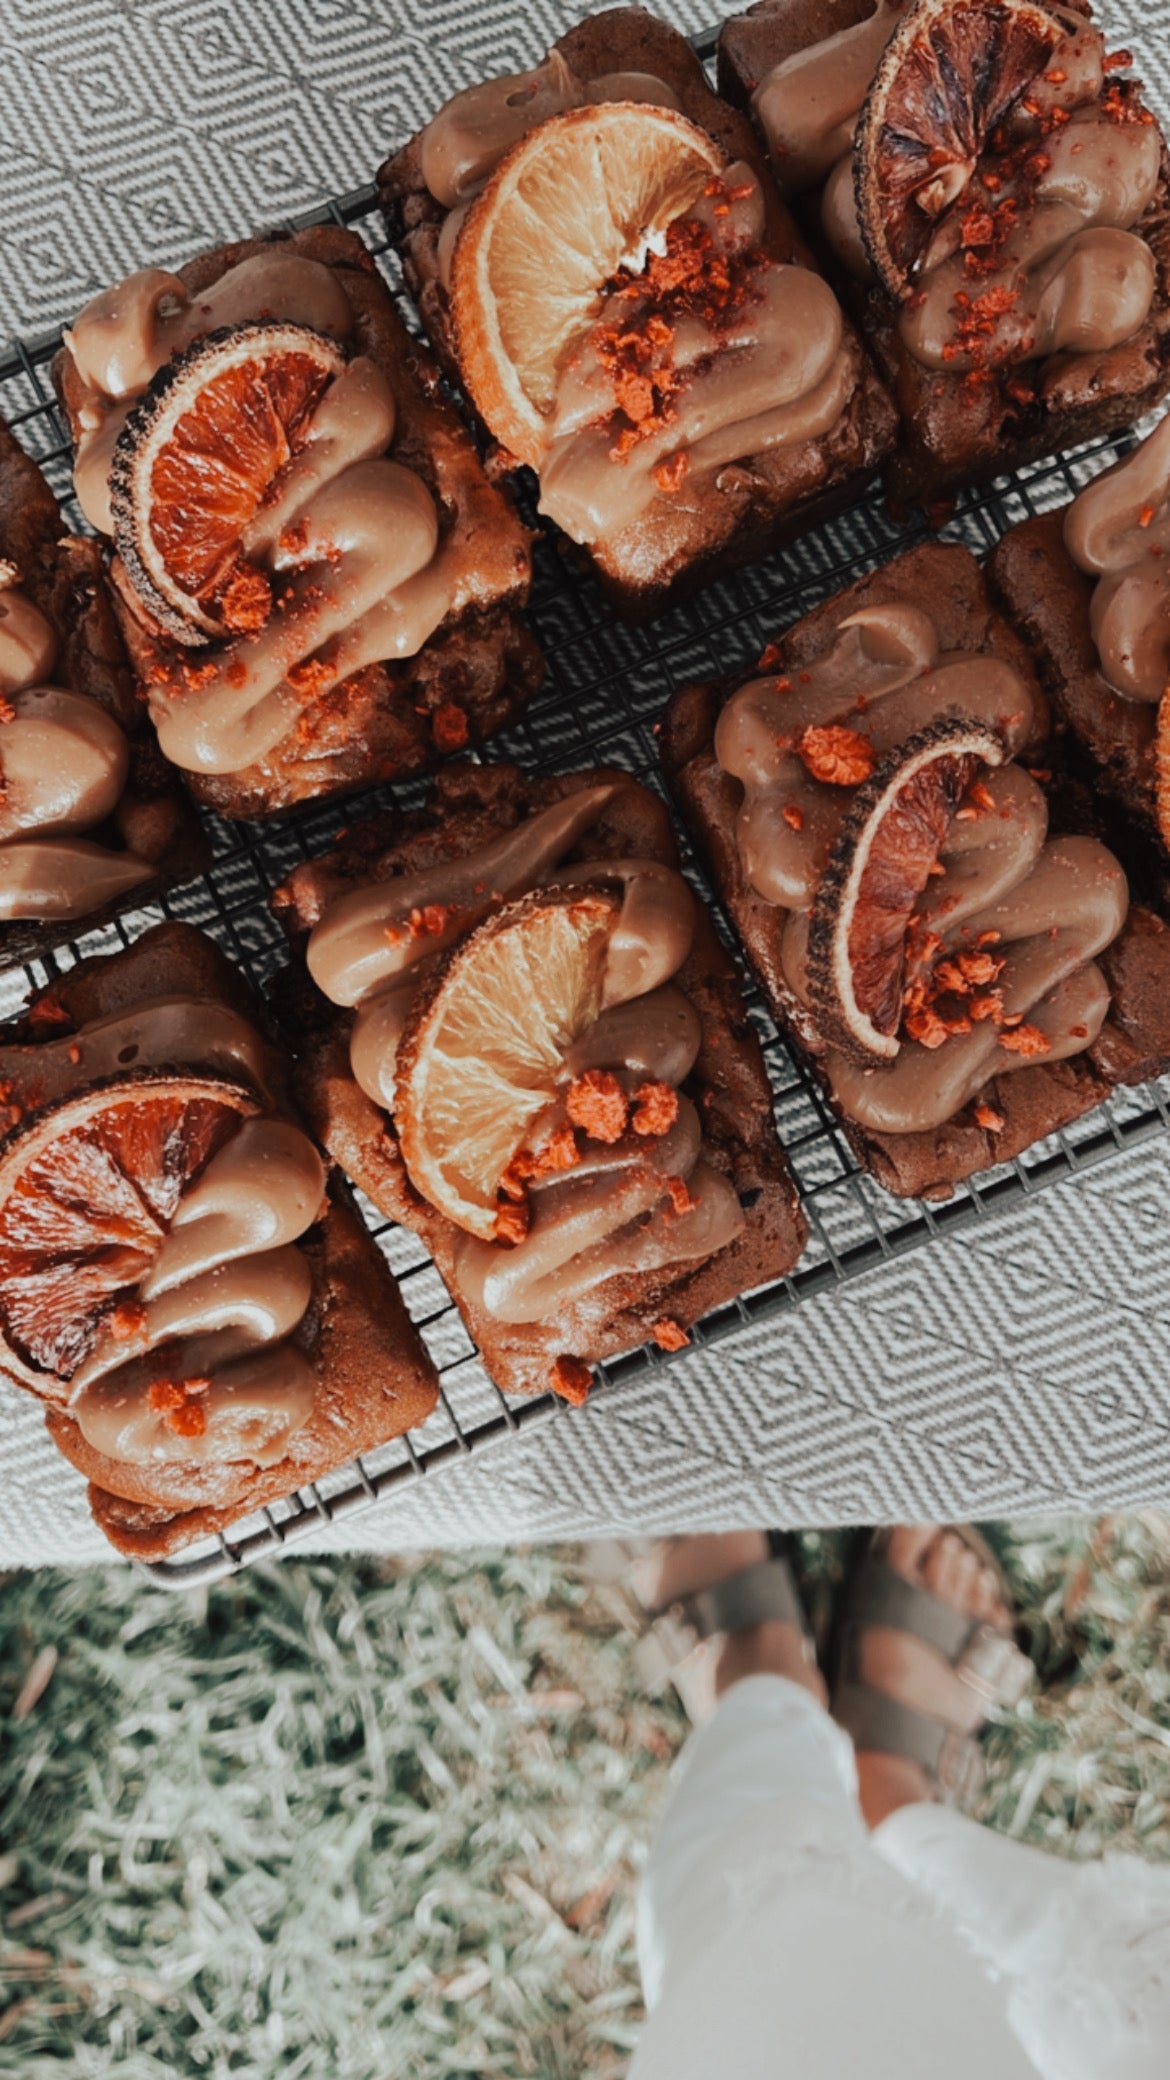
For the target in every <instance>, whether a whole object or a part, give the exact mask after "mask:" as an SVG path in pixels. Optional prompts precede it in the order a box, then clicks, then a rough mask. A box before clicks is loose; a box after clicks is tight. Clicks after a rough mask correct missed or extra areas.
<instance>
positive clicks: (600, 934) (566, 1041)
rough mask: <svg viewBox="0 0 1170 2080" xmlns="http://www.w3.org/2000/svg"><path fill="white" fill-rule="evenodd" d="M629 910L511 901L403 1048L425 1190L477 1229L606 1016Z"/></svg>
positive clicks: (417, 1168) (419, 1014)
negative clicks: (618, 927) (616, 943)
mask: <svg viewBox="0 0 1170 2080" xmlns="http://www.w3.org/2000/svg"><path fill="white" fill-rule="evenodd" d="M619 914H620V904H619V902H618V900H617V898H616V897H615V896H612V895H610V894H608V893H607V892H606V891H605V890H604V889H593V888H574V889H572V890H571V891H570V890H564V891H560V890H555V891H545V892H544V893H543V894H541V895H539V896H529V897H526V898H525V899H524V900H523V901H521V902H518V903H509V904H508V905H507V907H506V908H505V909H502V910H499V911H497V912H496V914H495V916H494V917H490V918H489V919H488V920H487V922H486V924H482V925H480V927H479V929H478V930H477V931H474V932H472V933H471V935H470V937H469V938H466V939H464V940H463V941H462V942H461V944H459V945H457V946H455V947H454V948H453V949H452V951H451V952H450V954H448V956H447V959H446V960H445V961H444V963H443V965H442V966H441V967H440V968H439V970H438V971H437V974H436V976H435V979H434V981H433V982H432V984H431V986H430V988H429V989H428V990H426V991H425V992H424V993H423V994H422V996H421V997H420V999H419V1001H418V1003H417V1004H416V1005H415V1008H414V1011H413V1013H412V1015H411V1018H410V1022H409V1024H408V1026H407V1029H406V1032H405V1033H404V1035H403V1038H402V1042H401V1045H400V1047H399V1050H398V1060H397V1066H396V1072H395V1073H396V1079H397V1080H396V1091H395V1124H396V1126H397V1129H398V1136H399V1140H400V1142H401V1144H402V1154H403V1158H404V1161H405V1163H406V1167H407V1169H408V1170H409V1172H410V1175H411V1177H412V1179H413V1180H414V1183H415V1184H416V1185H417V1187H418V1189H419V1191H420V1192H422V1193H423V1194H424V1196H425V1197H426V1198H428V1199H429V1200H430V1202H431V1204H432V1206H436V1207H437V1208H438V1210H439V1212H440V1213H445V1214H446V1215H447V1218H448V1220H452V1221H454V1222H455V1223H456V1224H457V1226H459V1227H460V1228H465V1229H466V1230H467V1231H468V1233H469V1234H472V1235H479V1236H482V1237H483V1238H484V1240H485V1241H487V1240H490V1239H491V1238H492V1236H493V1235H494V1234H495V1231H496V1211H497V1202H498V1199H499V1189H500V1179H501V1178H502V1176H503V1174H504V1172H505V1170H506V1169H507V1167H508V1165H509V1163H510V1162H511V1160H512V1158H513V1156H515V1155H516V1154H518V1152H519V1151H520V1149H522V1148H524V1147H526V1146H527V1145H529V1143H530V1139H531V1135H532V1130H533V1127H534V1125H535V1122H536V1121H537V1119H538V1118H539V1116H540V1114H541V1113H542V1112H543V1111H544V1110H545V1109H546V1107H547V1106H548V1105H549V1103H550V1101H551V1100H552V1098H553V1097H554V1095H555V1093H556V1090H557V1085H558V1082H559V1081H563V1080H564V1074H565V1055H566V1052H567V1050H568V1049H569V1048H570V1047H571V1046H572V1044H573V1042H574V1041H575V1040H578V1039H579V1038H580V1037H581V1034H582V1033H584V1032H585V1031H586V1030H587V1028H588V1027H589V1026H591V1025H592V1024H593V1022H594V1020H595V1019H596V1017H597V1016H598V1013H599V1012H600V1010H601V990H602V981H603V977H604V973H605V961H606V954H607V952H608V949H609V941H610V935H611V933H612V931H613V928H614V926H615V924H616V923H617V920H618V916H619Z"/></svg>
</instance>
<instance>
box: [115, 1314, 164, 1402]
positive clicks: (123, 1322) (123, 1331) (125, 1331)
mask: <svg viewBox="0 0 1170 2080" xmlns="http://www.w3.org/2000/svg"><path fill="white" fill-rule="evenodd" d="M145 1320H146V1309H145V1307H144V1306H143V1304H142V1302H141V1300H133V1299H130V1300H119V1302H118V1305H117V1306H116V1307H115V1308H114V1309H113V1310H112V1312H111V1313H110V1314H108V1315H107V1317H106V1327H107V1329H108V1330H109V1332H110V1335H111V1336H112V1337H113V1339H114V1342H115V1343H128V1342H129V1340H130V1338H131V1337H132V1336H137V1335H138V1332H139V1330H140V1329H141V1328H142V1325H143V1323H144V1322H145ZM151 1392H152V1393H153V1392H154V1389H153V1387H152V1388H151Z"/></svg>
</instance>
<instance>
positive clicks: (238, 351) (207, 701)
mask: <svg viewBox="0 0 1170 2080" xmlns="http://www.w3.org/2000/svg"><path fill="white" fill-rule="evenodd" d="M65 340H66V344H65V347H64V349H63V350H62V353H61V355H60V356H59V358H58V361H57V363H56V365H55V375H56V379H57V384H58V389H59V391H60V395H61V399H62V402H63V404H64V407H65V410H66V412H67V414H68V417H69V423H70V426H71V428H72V431H73V437H74V443H75V448H76V463H75V483H76V488H77V496H78V500H79V502H80V504H81V507H82V509H83V511H84V512H85V514H86V516H87V518H88V519H89V520H90V521H91V522H92V523H93V525H94V526H95V527H96V528H97V529H98V530H99V531H100V532H101V533H102V534H104V535H106V536H107V537H109V538H110V539H111V540H112V542H113V547H114V555H113V563H112V573H113V578H114V582H115V585H116V588H117V594H118V601H119V611H120V618H121V622H122V628H123V632H124V634H125V637H126V641H127V644H128V647H129V650H130V654H131V657H132V659H133V663H134V668H135V671H136V673H137V676H138V682H139V686H140V689H141V691H142V694H143V696H144V698H145V700H146V702H147V705H148V707H149V710H150V714H151V717H152V719H153V721H154V724H155V727H156V729H157V731H158V737H159V742H160V744H161V747H162V750H163V752H164V754H165V755H166V757H167V758H168V759H170V761H171V762H172V764H174V765H176V766H178V767H180V768H181V769H182V770H183V772H184V773H185V774H186V775H187V778H188V783H189V785H190V786H191V788H192V789H193V791H194V793H195V794H196V795H197V796H198V798H199V800H200V801H203V802H205V803H207V805H208V806H209V807H211V808H213V809H217V810H219V811H220V812H221V813H222V814H223V815H226V816H265V815H269V814H271V813H272V812H274V811H276V810H280V809H284V808H287V807H288V806H289V805H290V804H292V803H294V802H299V801H304V800H306V799H308V798H310V797H312V796H317V795H323V794H335V793H339V792H343V791H345V790H348V789H352V788H355V787H361V786H365V785H367V784H369V783H371V782H374V781H379V780H387V779H392V778H395V777H398V776H401V775H403V774H407V773H412V772H417V771H418V770H419V769H420V768H424V767H427V766H430V765H432V764H434V763H435V761H436V760H437V759H438V758H439V757H441V756H442V755H443V754H445V753H448V752H451V751H455V750H459V749H461V748H463V747H465V746H467V745H469V744H477V743H479V742H480V741H482V739H483V738H484V737H486V736H490V735H491V733H492V731H493V730H496V729H499V728H500V727H501V726H502V725H503V724H504V723H505V722H507V721H509V720H511V719H512V718H513V717H514V716H515V715H516V714H517V713H518V712H519V710H520V709H521V708H522V707H523V706H524V703H525V701H526V700H527V698H528V696H529V694H530V693H531V692H532V690H533V688H534V687H535V686H536V685H537V684H538V683H539V680H540V673H541V665H540V658H539V653H538V651H537V649H536V646H535V644H534V642H533V640H532V638H531V636H530V635H529V634H528V633H527V632H526V630H525V629H524V628H523V626H522V625H521V623H520V621H519V619H518V618H517V612H516V610H517V609H518V608H519V607H521V606H522V605H523V603H524V601H525V600H526V598H527V596H528V587H529V579H530V558H529V548H528V538H527V535H526V533H525V531H524V529H523V528H522V527H521V525H520V522H519V520H518V519H517V518H516V516H515V514H514V513H513V511H512V509H511V507H510V506H509V505H508V504H507V502H506V501H505V500H504V499H503V498H502V497H501V495H500V493H499V492H498V491H495V490H493V489H492V487H491V486H490V485H489V484H488V482H487V480H486V478H485V476H484V474H483V471H482V469H481V467H480V464H479V461H478V459H477V457H476V454H475V451H474V449H473V447H472V445H471V442H470V440H469V439H468V436H467V434H466V432H465V430H464V429H463V427H462V426H461V424H460V422H459V420H458V419H457V417H456V416H455V414H454V412H453V411H452V410H451V408H450V406H449V405H447V404H446V403H445V401H444V400H443V398H442V397H441V396H440V394H439V391H438V386H437V385H438V379H437V372H436V370H435V368H434V366H433V363H432V362H431V360H430V358H429V356H428V355H427V353H426V351H425V349H424V348H422V347H420V346H419V345H418V344H417V342H415V341H414V340H412V339H410V337H409V335H408V334H407V333H406V331H405V329H404V328H403V326H402V323H401V321H400V319H399V318H398V315H397V313H396V312H395V310H394V307H393V304H392V303H391V301H390V297H389V294H388V292H387V290H386V287H385V285H384V283H383V281H382V278H381V276H380V275H379V274H378V271H377V269H376V267H375V266H374V263H373V261H372V260H371V258H370V256H369V254H368V253H367V251H366V249H365V247H364V246H363V245H362V243H361V240H360V239H358V238H356V237H355V236H354V235H353V234H352V233H351V232H348V231H343V230H340V229H337V228H335V227H333V226H331V225H325V226H321V227H318V228H316V229H313V230H309V231H298V232H296V233H294V234H291V235H289V236H279V235H275V234H274V235H273V236H271V237H268V238H262V239H251V240H248V241H246V242H245V243H243V244H240V245H231V246H221V247H220V248H219V249H218V250H217V251H215V252H211V253H205V254H203V255H202V256H201V257H200V258H199V259H196V260H192V261H191V262H189V264H188V265H187V266H185V267H182V268H180V269H179V271H178V272H177V273H176V274H168V273H166V272H164V271H163V270H162V269H160V268H146V269H143V270H142V271H141V272H140V273H138V274H135V275H131V276H130V277H129V279H128V280H127V281H125V282H122V283H120V284H119V285H118V286H117V287H116V288H114V289H110V290H107V291H106V292H105V293H104V294H103V295H101V296H98V297H97V298H95V300H94V301H93V302H92V303H91V304H89V305H88V306H87V308H86V309H85V310H84V311H82V313H81V315H80V316H79V318H78V319H77V320H76V322H75V324H74V325H73V327H72V328H71V330H69V331H68V332H67V333H66V335H65Z"/></svg>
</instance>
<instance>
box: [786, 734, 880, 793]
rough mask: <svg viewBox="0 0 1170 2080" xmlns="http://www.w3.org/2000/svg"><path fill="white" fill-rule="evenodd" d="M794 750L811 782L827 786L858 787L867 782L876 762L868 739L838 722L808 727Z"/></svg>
mask: <svg viewBox="0 0 1170 2080" xmlns="http://www.w3.org/2000/svg"><path fill="white" fill-rule="evenodd" d="M796 749H797V753H798V755H799V757H800V758H801V759H802V760H803V761H804V765H805V767H806V769H807V771H808V772H810V773H811V774H812V777H813V779H814V780H824V781H826V782H827V783H828V784H829V786H831V787H857V786H859V785H860V783H861V782H862V781H863V780H868V779H869V776H870V774H871V773H872V772H873V769H874V765H875V762H876V761H875V759H874V750H873V745H872V744H871V743H870V741H869V738H868V737H863V736H859V734H858V732H857V731H856V730H855V729H846V728H845V727H844V725H843V724H842V723H839V722H830V723H827V724H826V725H825V726H824V727H823V728H816V727H812V726H810V727H809V728H808V729H806V730H805V732H804V734H803V736H802V737H801V739H800V742H799V743H798V744H797V747H796Z"/></svg>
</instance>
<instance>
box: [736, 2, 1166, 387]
mask: <svg viewBox="0 0 1170 2080" xmlns="http://www.w3.org/2000/svg"><path fill="white" fill-rule="evenodd" d="M900 14H901V11H900V9H899V8H898V7H897V6H895V5H892V4H889V0H879V4H878V6H877V7H876V8H875V10H874V12H873V13H872V14H871V15H869V16H867V17H866V19H865V20H864V21H863V22H860V23H858V24H857V25H856V26H855V27H854V28H852V29H846V30H843V31H841V32H840V34H838V35H836V36H831V37H827V38H826V39H825V40H824V41H823V42H821V43H818V44H814V45H812V46H810V47H809V48H808V49H807V50H803V51H799V52H797V53H795V54H794V56H792V57H791V58H787V59H785V60H784V61H783V62H782V63H781V64H779V65H777V66H776V67H774V69H773V70H772V72H770V73H769V74H768V76H767V77H766V78H765V79H764V80H763V81H762V82H761V84H760V86H759V87H758V88H757V90H756V94H755V97H754V104H753V105H754V108H755V111H756V114H757V116H758V118H759V121H760V123H761V125H762V127H763V130H764V134H765V136H766V137H767V139H768V144H769V148H770V151H771V154H772V158H773V163H774V165H775V167H776V171H777V174H778V177H779V179H780V182H781V185H782V186H783V187H784V188H785V189H786V191H787V192H788V193H790V194H799V193H801V192H803V191H805V190H807V189H809V188H811V187H814V186H816V184H817V183H818V182H820V181H824V183H825V186H824V192H823V196H822V201H821V219H822V223H823V226H824V229H825V233H826V236H827V237H828V239H829V241H830V243H831V244H832V245H833V247H834V248H835V250H836V252H837V253H838V255H839V257H840V258H841V260H842V261H843V262H844V264H845V266H846V267H848V268H849V270H850V272H851V273H852V274H853V275H855V276H856V277H857V278H858V279H859V280H861V281H871V280H872V279H873V274H872V270H871V268H870V264H869V260H868V257H867V255H866V252H865V248H864V244H863V242H862V238H861V232H860V229H859V226H858V221H857V211H856V206H855V202H854V193H853V140H854V132H855V129H856V122H857V117H858V115H859V113H860V110H861V107H862V103H863V102H864V100H865V97H866V94H867V92H868V90H869V85H870V81H871V79H872V77H873V74H874V71H875V70H876V67H877V64H878V61H879V59H880V57H881V53H882V51H883V49H884V47H885V44H886V42H887V41H888V39H889V37H890V36H891V35H892V33H893V31H894V29H895V27H896V26H897V23H898V21H899V19H900ZM1059 18H1060V19H1061V20H1062V21H1063V22H1064V23H1065V25H1066V27H1065V33H1064V34H1063V36H1062V37H1061V38H1060V39H1059V41H1058V42H1057V43H1056V45H1055V46H1054V48H1053V50H1052V53H1051V56H1050V58H1049V60H1048V64H1047V67H1046V70H1045V73H1044V75H1043V76H1042V77H1041V78H1039V79H1036V80H1034V81H1032V82H1031V83H1030V84H1029V87H1028V90H1027V93H1026V95H1025V96H1024V97H1022V99H1021V100H1020V101H1019V102H1017V104H1016V106H1015V108H1014V109H1013V111H1012V112H1011V114H1010V116H1009V117H1008V119H1007V121H1006V123H1005V124H1004V125H1003V126H1001V133H997V135H996V138H995V141H994V149H989V150H988V151H987V152H986V153H985V154H984V156H983V158H982V160H981V161H980V162H979V165H978V167H977V168H976V170H975V173H974V175H973V176H972V178H971V179H970V180H969V181H968V182H967V183H966V184H965V185H964V187H963V188H962V191H961V193H960V194H959V196H958V198H957V200H955V201H954V202H953V204H952V206H951V207H950V208H949V209H948V210H947V211H946V213H945V214H944V215H943V216H942V217H941V218H940V220H939V223H938V227H937V230H936V232H935V235H934V237H933V239H932V241H931V243H930V245H929V247H928V249H927V252H926V254H925V257H924V260H923V263H922V268H921V271H920V273H919V274H918V276H917V278H916V282H915V288H916V294H915V295H914V296H913V297H911V299H910V300H909V302H908V303H907V305H906V306H905V308H904V310H903V313H902V317H901V321H900V324H901V333H902V338H903V340H904V342H905V344H906V346H907V347H908V349H909V351H910V352H911V354H913V355H914V357H915V359H916V360H918V361H920V362H921V363H922V364H923V365H924V366H925V367H928V368H939V369H944V368H945V369H951V370H953V371H954V372H956V373H969V372H972V371H978V370H982V369H985V368H988V367H991V366H995V365H997V364H1001V363H1007V362H1023V361H1035V360H1041V359H1043V358H1045V357H1046V356H1048V355H1050V354H1054V353H1056V352H1058V351H1065V352H1069V353H1091V352H1101V351H1104V350H1106V349H1108V348H1110V347H1114V346H1118V345H1120V344H1121V343H1122V341H1124V340H1127V339H1130V338H1132V336H1133V334H1134V333H1135V332H1137V331H1138V330H1139V329H1140V327H1141V326H1142V325H1143V324H1144V323H1145V321H1146V319H1147V317H1148V316H1149V312H1150V306H1151V304H1152V302H1153V297H1154V290H1155V286H1156V272H1155V267H1154V259H1153V254H1152V253H1151V251H1150V248H1149V247H1148V245H1147V244H1146V243H1145V241H1144V240H1143V239H1141V238H1139V237H1136V236H1135V235H1134V234H1133V232H1132V231H1131V228H1130V227H1131V226H1132V225H1134V224H1136V223H1137V222H1138V220H1139V219H1140V218H1141V217H1142V216H1143V215H1144V213H1145V211H1146V210H1147V209H1148V207H1149V205H1150V203H1151V202H1152V200H1153V198H1154V195H1155V193H1156V190H1157V185H1158V178H1159V169H1160V155H1161V146H1160V141H1159V137H1158V131H1157V127H1156V125H1155V124H1154V122H1153V119H1152V117H1151V116H1150V115H1149V113H1148V111H1146V110H1145V109H1142V108H1141V106H1140V104H1139V103H1137V102H1135V101H1132V100H1129V99H1127V98H1126V97H1125V96H1124V95H1123V94H1122V92H1121V90H1120V89H1119V88H1118V87H1117V85H1116V84H1115V83H1114V84H1112V85H1110V86H1109V87H1107V86H1106V81H1105V69H1104V58H1105V44H1104V39H1103V38H1102V36H1101V34H1100V32H1099V31H1098V30H1097V29H1095V28H1093V27H1092V26H1091V25H1089V24H1088V23H1086V22H1085V21H1084V19H1083V18H1082V17H1080V16H1077V15H1073V14H1071V13H1070V14H1067V15H1061V16H1060V17H1059Z"/></svg>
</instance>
